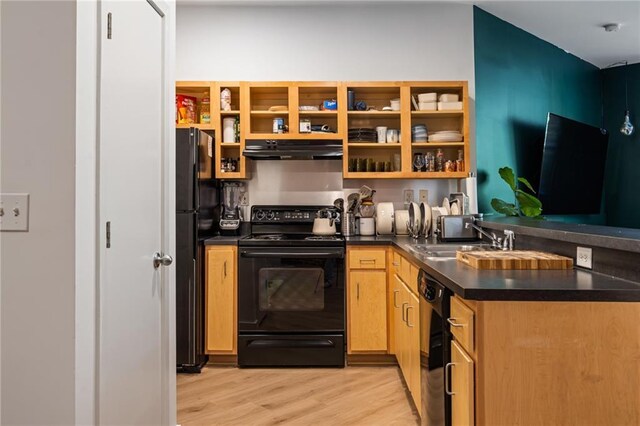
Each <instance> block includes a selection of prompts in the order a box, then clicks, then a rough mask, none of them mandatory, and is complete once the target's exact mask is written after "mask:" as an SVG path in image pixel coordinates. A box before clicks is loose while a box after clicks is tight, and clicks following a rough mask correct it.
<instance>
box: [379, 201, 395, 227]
mask: <svg viewBox="0 0 640 426" xmlns="http://www.w3.org/2000/svg"><path fill="white" fill-rule="evenodd" d="M376 233H377V234H378V235H391V234H393V203H378V205H377V206H376Z"/></svg>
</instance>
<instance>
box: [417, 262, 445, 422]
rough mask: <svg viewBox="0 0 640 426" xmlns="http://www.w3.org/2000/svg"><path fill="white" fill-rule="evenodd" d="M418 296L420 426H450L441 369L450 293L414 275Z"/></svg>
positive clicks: (423, 275)
mask: <svg viewBox="0 0 640 426" xmlns="http://www.w3.org/2000/svg"><path fill="white" fill-rule="evenodd" d="M418 291H419V293H420V322H421V324H420V326H421V331H420V382H421V392H420V394H421V405H422V422H421V424H422V425H429V426H442V425H445V426H449V425H451V397H450V396H449V395H447V393H446V392H445V389H446V388H447V387H446V386H445V382H446V380H447V377H446V375H445V365H446V364H447V363H448V362H450V360H451V333H450V331H449V324H448V323H447V318H449V303H450V302H449V300H450V297H451V291H450V290H449V289H448V288H446V287H445V286H444V285H442V284H441V283H439V282H438V281H437V280H435V279H434V278H433V277H431V276H430V275H429V274H427V273H426V272H425V271H423V270H421V271H420V273H419V275H418Z"/></svg>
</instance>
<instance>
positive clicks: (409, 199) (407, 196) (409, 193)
mask: <svg viewBox="0 0 640 426" xmlns="http://www.w3.org/2000/svg"><path fill="white" fill-rule="evenodd" d="M404 203H405V204H409V203H413V189H405V190H404Z"/></svg>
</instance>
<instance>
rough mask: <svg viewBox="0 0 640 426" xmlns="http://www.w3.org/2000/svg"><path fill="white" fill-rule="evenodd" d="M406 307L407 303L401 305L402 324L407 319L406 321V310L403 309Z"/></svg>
mask: <svg viewBox="0 0 640 426" xmlns="http://www.w3.org/2000/svg"><path fill="white" fill-rule="evenodd" d="M407 305H408V303H407V302H405V303H403V304H402V321H404V322H407V319H406V309H405V306H407Z"/></svg>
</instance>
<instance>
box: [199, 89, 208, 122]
mask: <svg viewBox="0 0 640 426" xmlns="http://www.w3.org/2000/svg"><path fill="white" fill-rule="evenodd" d="M200 124H211V106H210V102H209V95H208V94H206V93H205V95H204V97H203V98H202V102H201V103H200Z"/></svg>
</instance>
